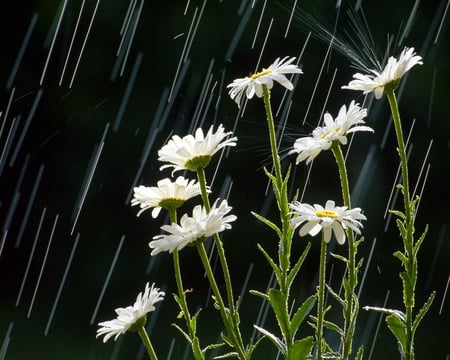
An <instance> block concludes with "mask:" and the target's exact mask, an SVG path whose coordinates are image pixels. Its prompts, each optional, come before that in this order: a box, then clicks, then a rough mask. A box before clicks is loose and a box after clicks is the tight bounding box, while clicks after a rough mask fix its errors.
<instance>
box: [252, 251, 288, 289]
mask: <svg viewBox="0 0 450 360" xmlns="http://www.w3.org/2000/svg"><path fill="white" fill-rule="evenodd" d="M256 246H257V247H258V250H259V251H261V252H262V253H263V255H264V257H265V258H266V260H267V262H268V263H269V265H270V267H271V268H272V269H273V272H274V273H275V276H276V278H277V281H278V283H280V284H281V283H282V275H281V270H280V268H279V267H278V265H277V264H275V262H274V261H273V260H272V258H271V257H270V255H269V254H268V253H267V251H266V250H264V248H263V247H262V246H261V245H260V244H257V245H256Z"/></svg>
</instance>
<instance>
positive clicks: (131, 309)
mask: <svg viewBox="0 0 450 360" xmlns="http://www.w3.org/2000/svg"><path fill="white" fill-rule="evenodd" d="M165 295H166V294H165V293H164V291H159V288H157V287H155V284H152V286H151V287H150V286H149V284H148V283H147V284H145V290H144V292H143V293H142V292H141V293H139V295H138V296H137V298H136V302H135V303H134V305H133V306H127V307H126V308H118V309H116V310H115V312H116V314H117V318H116V319H114V320H110V321H104V322H101V323H99V324H98V325H99V326H100V328H99V329H97V336H96V337H99V336H103V335H105V337H104V338H103V342H104V343H105V342H107V341H108V340H109V339H110V338H111V337H113V336H114V340H117V338H118V337H119V335H121V334H124V333H126V332H127V331H137V330H139V329H140V328H142V327H143V326H145V323H146V322H147V313H149V312H151V311H154V310H155V304H156V303H157V302H158V301H161V300H164V296H165Z"/></svg>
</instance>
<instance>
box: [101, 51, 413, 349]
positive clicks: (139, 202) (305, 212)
mask: <svg viewBox="0 0 450 360" xmlns="http://www.w3.org/2000/svg"><path fill="white" fill-rule="evenodd" d="M294 61H295V58H293V57H285V58H283V59H281V60H280V58H278V59H276V60H275V62H274V63H273V64H272V65H270V66H269V67H268V68H263V70H262V71H260V72H257V73H254V74H253V75H250V76H248V77H245V78H240V79H236V80H234V81H233V82H232V83H231V84H229V85H228V88H230V90H229V95H230V97H231V99H233V100H234V101H235V102H236V103H237V105H238V106H240V105H241V103H242V98H243V96H244V95H245V97H246V98H247V99H251V98H253V96H254V95H255V94H256V96H257V97H260V98H261V97H263V96H264V90H270V89H272V87H273V85H274V82H277V83H279V84H281V85H282V86H283V87H285V88H286V89H287V90H292V89H293V84H292V83H291V81H290V80H289V79H288V78H287V77H286V75H287V74H292V75H293V74H301V73H302V71H301V69H300V68H299V67H298V66H297V65H295V64H293V62H294ZM417 64H422V62H421V57H420V56H417V55H416V54H415V53H414V49H413V48H410V49H408V48H405V49H404V50H403V52H402V53H401V55H400V58H399V59H398V60H397V59H396V58H394V57H391V58H389V60H388V62H387V65H386V67H385V68H384V70H383V71H381V72H377V71H372V74H369V75H363V74H359V73H358V74H355V75H354V80H353V81H351V82H350V83H349V84H348V85H347V86H343V88H346V89H351V90H361V91H363V92H364V93H365V94H367V93H370V92H373V93H374V95H375V97H376V98H377V99H378V98H380V97H381V96H382V95H383V93H384V92H385V91H386V89H387V88H389V89H395V87H396V86H397V85H398V82H399V80H400V78H401V77H402V76H403V75H404V74H405V73H406V72H407V71H408V70H410V69H411V68H412V67H413V66H415V65H417ZM366 116H367V109H364V108H362V107H360V106H359V104H357V103H355V102H354V101H352V102H351V103H350V105H349V106H348V107H347V106H346V105H343V106H342V107H341V108H340V110H339V113H338V115H337V117H336V118H334V119H333V117H332V116H331V115H330V114H329V113H326V114H325V115H324V125H323V126H319V127H317V128H316V129H314V131H313V132H312V135H311V136H307V137H303V138H299V139H297V140H296V141H295V143H294V145H293V148H292V150H291V151H290V153H296V154H298V155H297V158H296V163H297V164H299V163H300V162H302V161H305V160H306V163H307V164H308V163H310V162H311V161H312V160H313V159H314V158H315V157H317V156H318V155H319V153H320V152H321V151H323V150H328V149H330V148H331V147H332V145H333V144H334V143H336V144H341V145H346V144H347V135H348V134H351V133H355V132H357V131H373V130H372V129H371V128H370V127H368V126H365V125H363V124H364V123H365V122H364V120H363V119H364V118H365V117H366ZM236 141H237V138H236V137H234V136H232V133H231V132H226V131H225V129H224V127H223V126H222V125H219V126H218V127H217V129H216V131H214V127H213V126H211V127H210V128H209V130H208V132H207V133H206V134H205V133H204V132H203V130H202V129H201V128H199V129H197V130H196V131H195V133H194V135H187V136H184V137H180V136H178V135H174V136H173V137H172V138H171V139H170V140H169V141H168V143H167V144H166V145H164V146H163V147H162V148H161V149H160V150H159V151H158V160H159V161H161V162H164V163H165V164H164V165H162V166H161V167H160V170H163V169H166V168H172V169H173V170H172V175H173V174H174V173H175V172H177V171H180V170H188V171H191V172H198V171H202V170H203V169H204V168H205V167H206V166H207V165H208V164H209V163H210V161H211V159H212V156H213V155H214V154H215V153H217V152H218V151H220V150H222V149H223V148H225V147H227V146H236ZM203 190H204V193H205V192H209V189H208V188H206V189H203ZM198 195H202V187H201V184H199V183H198V182H197V181H196V180H189V179H186V178H184V177H183V176H179V177H177V178H176V179H175V180H174V181H173V180H172V179H171V178H164V179H162V180H160V181H158V182H157V186H155V187H147V186H143V185H141V186H138V187H135V188H134V197H133V199H132V200H131V205H133V206H139V208H140V210H139V211H138V213H137V216H139V215H140V214H142V212H144V211H146V210H148V209H152V212H151V215H152V217H153V218H156V217H157V216H158V215H159V213H160V212H161V209H166V210H169V211H171V212H172V211H176V210H177V209H178V208H179V207H181V206H182V205H183V204H184V203H185V202H186V201H187V200H189V199H192V198H194V197H196V196H198ZM208 207H209V206H208ZM289 207H290V209H291V210H292V212H291V222H290V223H291V226H292V227H293V228H297V227H300V230H299V234H300V236H305V235H306V234H309V235H311V236H315V235H317V234H318V233H320V232H321V231H322V233H323V241H324V242H326V243H328V242H329V241H330V240H331V235H332V233H333V234H334V236H335V238H336V241H337V242H338V244H341V245H342V244H344V243H345V239H346V230H347V229H350V230H351V231H354V232H355V233H357V234H360V229H361V228H362V224H361V220H366V217H365V216H364V215H363V214H362V213H361V209H360V208H353V209H348V208H347V207H345V206H336V205H335V202H334V201H332V200H328V201H327V202H326V204H325V207H323V206H321V205H318V204H314V205H309V204H304V203H300V202H297V201H296V202H293V203H291V204H290V205H289ZM231 210H232V208H231V207H230V206H229V205H228V202H227V201H226V200H222V201H219V199H217V200H216V201H215V202H214V203H213V205H212V207H211V208H210V209H207V208H206V207H205V206H204V205H197V206H195V207H194V208H193V211H192V215H191V216H189V215H188V214H184V215H183V216H182V217H181V219H180V221H179V223H176V222H174V223H171V224H169V225H163V226H162V227H161V230H162V231H164V232H165V234H160V235H156V236H154V237H153V240H152V241H150V243H149V246H150V248H151V249H152V252H151V255H157V254H159V253H161V252H169V253H172V252H173V251H174V250H181V249H183V248H184V247H185V246H188V245H193V244H196V243H197V242H200V241H203V240H204V239H206V238H208V237H210V236H212V235H215V234H217V233H220V232H222V231H224V230H226V229H230V228H231V224H230V223H231V222H233V221H235V220H236V216H234V215H231V214H230V211H231ZM164 296H165V293H164V292H162V291H160V290H159V288H156V287H154V284H153V285H152V286H151V287H149V284H148V283H147V284H146V286H145V290H144V292H143V293H140V294H139V295H138V297H137V299H136V302H135V304H134V305H133V306H128V307H126V308H118V309H116V313H117V318H116V319H114V320H111V321H106V322H101V323H99V326H100V328H99V329H98V330H97V336H102V335H104V339H103V341H104V342H106V341H107V340H108V339H110V338H111V337H114V339H117V337H118V336H119V335H121V334H123V333H125V332H127V331H138V330H139V329H140V328H142V327H143V326H144V325H145V322H146V314H147V313H148V312H151V311H153V310H154V309H155V306H154V305H155V303H157V302H159V301H161V300H163V298H164Z"/></svg>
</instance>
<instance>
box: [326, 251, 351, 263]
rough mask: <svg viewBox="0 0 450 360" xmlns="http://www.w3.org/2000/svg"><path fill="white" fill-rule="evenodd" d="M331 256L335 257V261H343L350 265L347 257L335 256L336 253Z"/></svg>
mask: <svg viewBox="0 0 450 360" xmlns="http://www.w3.org/2000/svg"><path fill="white" fill-rule="evenodd" d="M330 255H331V256H332V257H334V258H335V259H337V260H341V261H342V262H343V263H344V264H347V263H348V259H347V258H346V257H344V256H342V255H339V254H335V253H330Z"/></svg>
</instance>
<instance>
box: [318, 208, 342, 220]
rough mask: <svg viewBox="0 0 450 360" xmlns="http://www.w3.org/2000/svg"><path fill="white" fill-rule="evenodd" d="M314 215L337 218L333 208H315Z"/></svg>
mask: <svg viewBox="0 0 450 360" xmlns="http://www.w3.org/2000/svg"><path fill="white" fill-rule="evenodd" d="M316 216H318V217H329V218H333V219H335V218H337V217H338V214H337V212H336V211H333V210H317V211H316Z"/></svg>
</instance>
